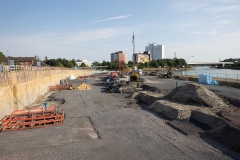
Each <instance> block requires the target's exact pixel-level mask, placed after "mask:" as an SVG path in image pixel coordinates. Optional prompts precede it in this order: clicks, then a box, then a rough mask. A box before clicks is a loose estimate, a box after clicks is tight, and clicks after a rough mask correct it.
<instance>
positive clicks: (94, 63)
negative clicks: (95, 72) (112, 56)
mask: <svg viewBox="0 0 240 160" xmlns="http://www.w3.org/2000/svg"><path fill="white" fill-rule="evenodd" d="M92 65H93V66H100V65H101V64H100V63H99V62H98V61H94V62H93V63H92Z"/></svg>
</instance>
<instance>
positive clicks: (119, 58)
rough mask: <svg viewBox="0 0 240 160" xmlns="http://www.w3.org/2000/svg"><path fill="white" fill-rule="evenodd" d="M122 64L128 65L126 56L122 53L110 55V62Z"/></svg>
mask: <svg viewBox="0 0 240 160" xmlns="http://www.w3.org/2000/svg"><path fill="white" fill-rule="evenodd" d="M122 61H123V62H124V63H126V64H127V63H128V54H127V53H125V52H123V51H118V52H115V53H111V62H122Z"/></svg>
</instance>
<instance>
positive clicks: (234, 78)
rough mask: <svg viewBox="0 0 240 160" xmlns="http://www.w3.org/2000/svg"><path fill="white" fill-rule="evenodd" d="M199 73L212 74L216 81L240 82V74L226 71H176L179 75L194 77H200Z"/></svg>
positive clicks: (175, 73)
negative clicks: (226, 72)
mask: <svg viewBox="0 0 240 160" xmlns="http://www.w3.org/2000/svg"><path fill="white" fill-rule="evenodd" d="M199 74H210V75H211V76H212V79H213V80H216V81H226V82H234V83H240V74H225V73H199V72H191V71H188V72H182V73H181V72H174V75H178V76H183V75H185V76H191V77H194V78H198V75H199Z"/></svg>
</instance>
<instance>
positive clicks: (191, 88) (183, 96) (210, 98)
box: [166, 84, 228, 108]
mask: <svg viewBox="0 0 240 160" xmlns="http://www.w3.org/2000/svg"><path fill="white" fill-rule="evenodd" d="M166 98H168V99H169V100H174V101H176V102H184V103H187V104H194V105H199V106H204V107H210V108H224V107H228V105H227V104H226V103H225V102H224V100H223V99H222V98H220V97H219V96H218V95H216V94H215V93H213V92H212V91H210V90H208V89H207V88H205V87H204V86H203V85H201V84H188V85H184V86H180V87H177V88H175V89H174V90H172V91H171V92H170V93H169V94H168V95H167V96H166Z"/></svg>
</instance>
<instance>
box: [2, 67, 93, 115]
mask: <svg viewBox="0 0 240 160" xmlns="http://www.w3.org/2000/svg"><path fill="white" fill-rule="evenodd" d="M91 74H92V70H45V71H21V72H2V73H0V119H2V118H3V117H4V116H5V115H8V114H10V113H11V112H12V111H13V110H16V109H22V108H25V107H26V106H28V105H30V104H32V103H33V102H35V101H36V100H37V99H38V98H40V97H41V96H43V95H44V94H46V93H47V92H48V91H49V86H53V85H56V84H59V83H60V80H61V79H65V78H67V77H69V76H70V75H75V77H78V76H84V75H85V76H86V75H91Z"/></svg>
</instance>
